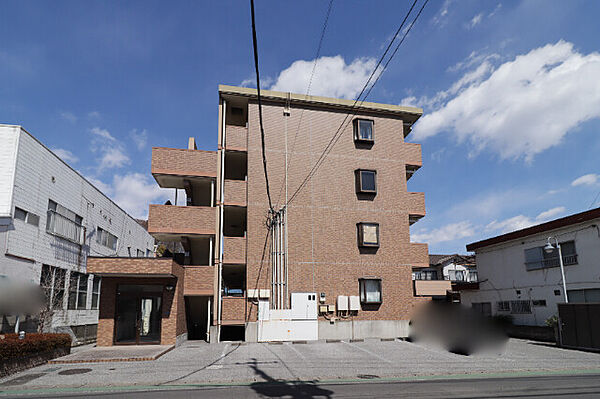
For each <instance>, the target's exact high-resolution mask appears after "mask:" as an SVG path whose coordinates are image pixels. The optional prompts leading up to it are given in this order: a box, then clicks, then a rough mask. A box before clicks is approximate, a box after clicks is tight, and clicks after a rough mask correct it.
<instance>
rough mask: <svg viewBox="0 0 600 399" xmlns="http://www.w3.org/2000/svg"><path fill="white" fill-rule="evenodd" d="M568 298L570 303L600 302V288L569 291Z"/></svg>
mask: <svg viewBox="0 0 600 399" xmlns="http://www.w3.org/2000/svg"><path fill="white" fill-rule="evenodd" d="M567 297H568V298H569V302H570V303H571V302H572V303H589V302H600V288H585V289H582V290H567Z"/></svg>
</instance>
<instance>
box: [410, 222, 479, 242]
mask: <svg viewBox="0 0 600 399" xmlns="http://www.w3.org/2000/svg"><path fill="white" fill-rule="evenodd" d="M474 234H475V228H474V227H473V225H472V224H471V222H468V221H462V222H457V223H450V224H447V225H445V226H442V227H440V228H437V229H433V230H429V231H427V230H423V229H422V230H419V231H417V232H415V233H412V234H411V237H410V238H411V241H412V242H424V243H428V244H437V243H439V242H445V241H454V240H458V239H461V238H465V237H471V236H473V235H474Z"/></svg>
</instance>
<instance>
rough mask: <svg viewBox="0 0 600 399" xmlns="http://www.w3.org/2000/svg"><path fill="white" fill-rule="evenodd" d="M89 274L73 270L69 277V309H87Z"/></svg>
mask: <svg viewBox="0 0 600 399" xmlns="http://www.w3.org/2000/svg"><path fill="white" fill-rule="evenodd" d="M87 283H88V276H87V274H83V273H77V272H71V278H70V279H69V306H68V308H69V309H85V308H86V305H87V303H86V302H87Z"/></svg>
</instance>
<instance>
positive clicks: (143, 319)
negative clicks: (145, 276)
mask: <svg viewBox="0 0 600 399" xmlns="http://www.w3.org/2000/svg"><path fill="white" fill-rule="evenodd" d="M161 299H162V286H143V285H140V286H134V285H128V286H120V287H119V290H118V292H117V301H116V314H115V344H122V345H127V344H130V345H135V344H137V345H139V344H159V343H160V326H161V305H162V303H161V302H162V301H161Z"/></svg>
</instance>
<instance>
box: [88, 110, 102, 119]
mask: <svg viewBox="0 0 600 399" xmlns="http://www.w3.org/2000/svg"><path fill="white" fill-rule="evenodd" d="M87 117H88V118H90V119H99V118H100V112H98V111H90V112H88V114H87Z"/></svg>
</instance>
